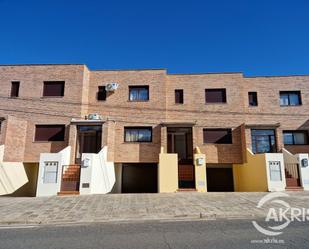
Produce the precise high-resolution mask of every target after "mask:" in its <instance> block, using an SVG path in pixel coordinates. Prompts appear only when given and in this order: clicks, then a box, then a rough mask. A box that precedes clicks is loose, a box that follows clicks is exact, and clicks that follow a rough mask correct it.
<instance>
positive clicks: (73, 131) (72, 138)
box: [69, 124, 77, 164]
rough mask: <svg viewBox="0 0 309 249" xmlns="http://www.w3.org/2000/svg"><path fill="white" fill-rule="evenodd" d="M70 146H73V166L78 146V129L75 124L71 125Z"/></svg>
mask: <svg viewBox="0 0 309 249" xmlns="http://www.w3.org/2000/svg"><path fill="white" fill-rule="evenodd" d="M69 130H70V131H69V146H71V161H70V162H71V164H75V156H76V145H77V127H76V125H75V124H70V129H69Z"/></svg>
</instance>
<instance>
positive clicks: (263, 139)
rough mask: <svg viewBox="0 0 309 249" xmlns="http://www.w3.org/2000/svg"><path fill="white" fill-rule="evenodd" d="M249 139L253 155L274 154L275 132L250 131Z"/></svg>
mask: <svg viewBox="0 0 309 249" xmlns="http://www.w3.org/2000/svg"><path fill="white" fill-rule="evenodd" d="M251 139H252V152H253V153H270V152H276V137H275V130H266V129H263V130H262V129H261V130H257V129H252V130H251Z"/></svg>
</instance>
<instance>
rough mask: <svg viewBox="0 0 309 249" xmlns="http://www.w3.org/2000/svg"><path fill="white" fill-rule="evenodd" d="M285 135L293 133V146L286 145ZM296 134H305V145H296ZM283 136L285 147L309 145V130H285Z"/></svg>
mask: <svg viewBox="0 0 309 249" xmlns="http://www.w3.org/2000/svg"><path fill="white" fill-rule="evenodd" d="M285 133H292V138H293V143H292V144H286V143H285V142H284V134H285ZM294 133H302V134H304V135H305V143H303V144H298V143H295V138H294ZM282 136H283V144H284V145H309V135H308V131H307V130H284V131H282Z"/></svg>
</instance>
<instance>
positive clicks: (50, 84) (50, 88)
mask: <svg viewBox="0 0 309 249" xmlns="http://www.w3.org/2000/svg"><path fill="white" fill-rule="evenodd" d="M63 96H64V81H44V89H43V97H63Z"/></svg>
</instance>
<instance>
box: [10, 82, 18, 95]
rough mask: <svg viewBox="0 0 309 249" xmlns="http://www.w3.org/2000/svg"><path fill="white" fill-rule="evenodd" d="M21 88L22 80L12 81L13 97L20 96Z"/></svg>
mask: <svg viewBox="0 0 309 249" xmlns="http://www.w3.org/2000/svg"><path fill="white" fill-rule="evenodd" d="M19 89H20V81H12V82H11V95H10V97H11V98H18V97H19Z"/></svg>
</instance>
